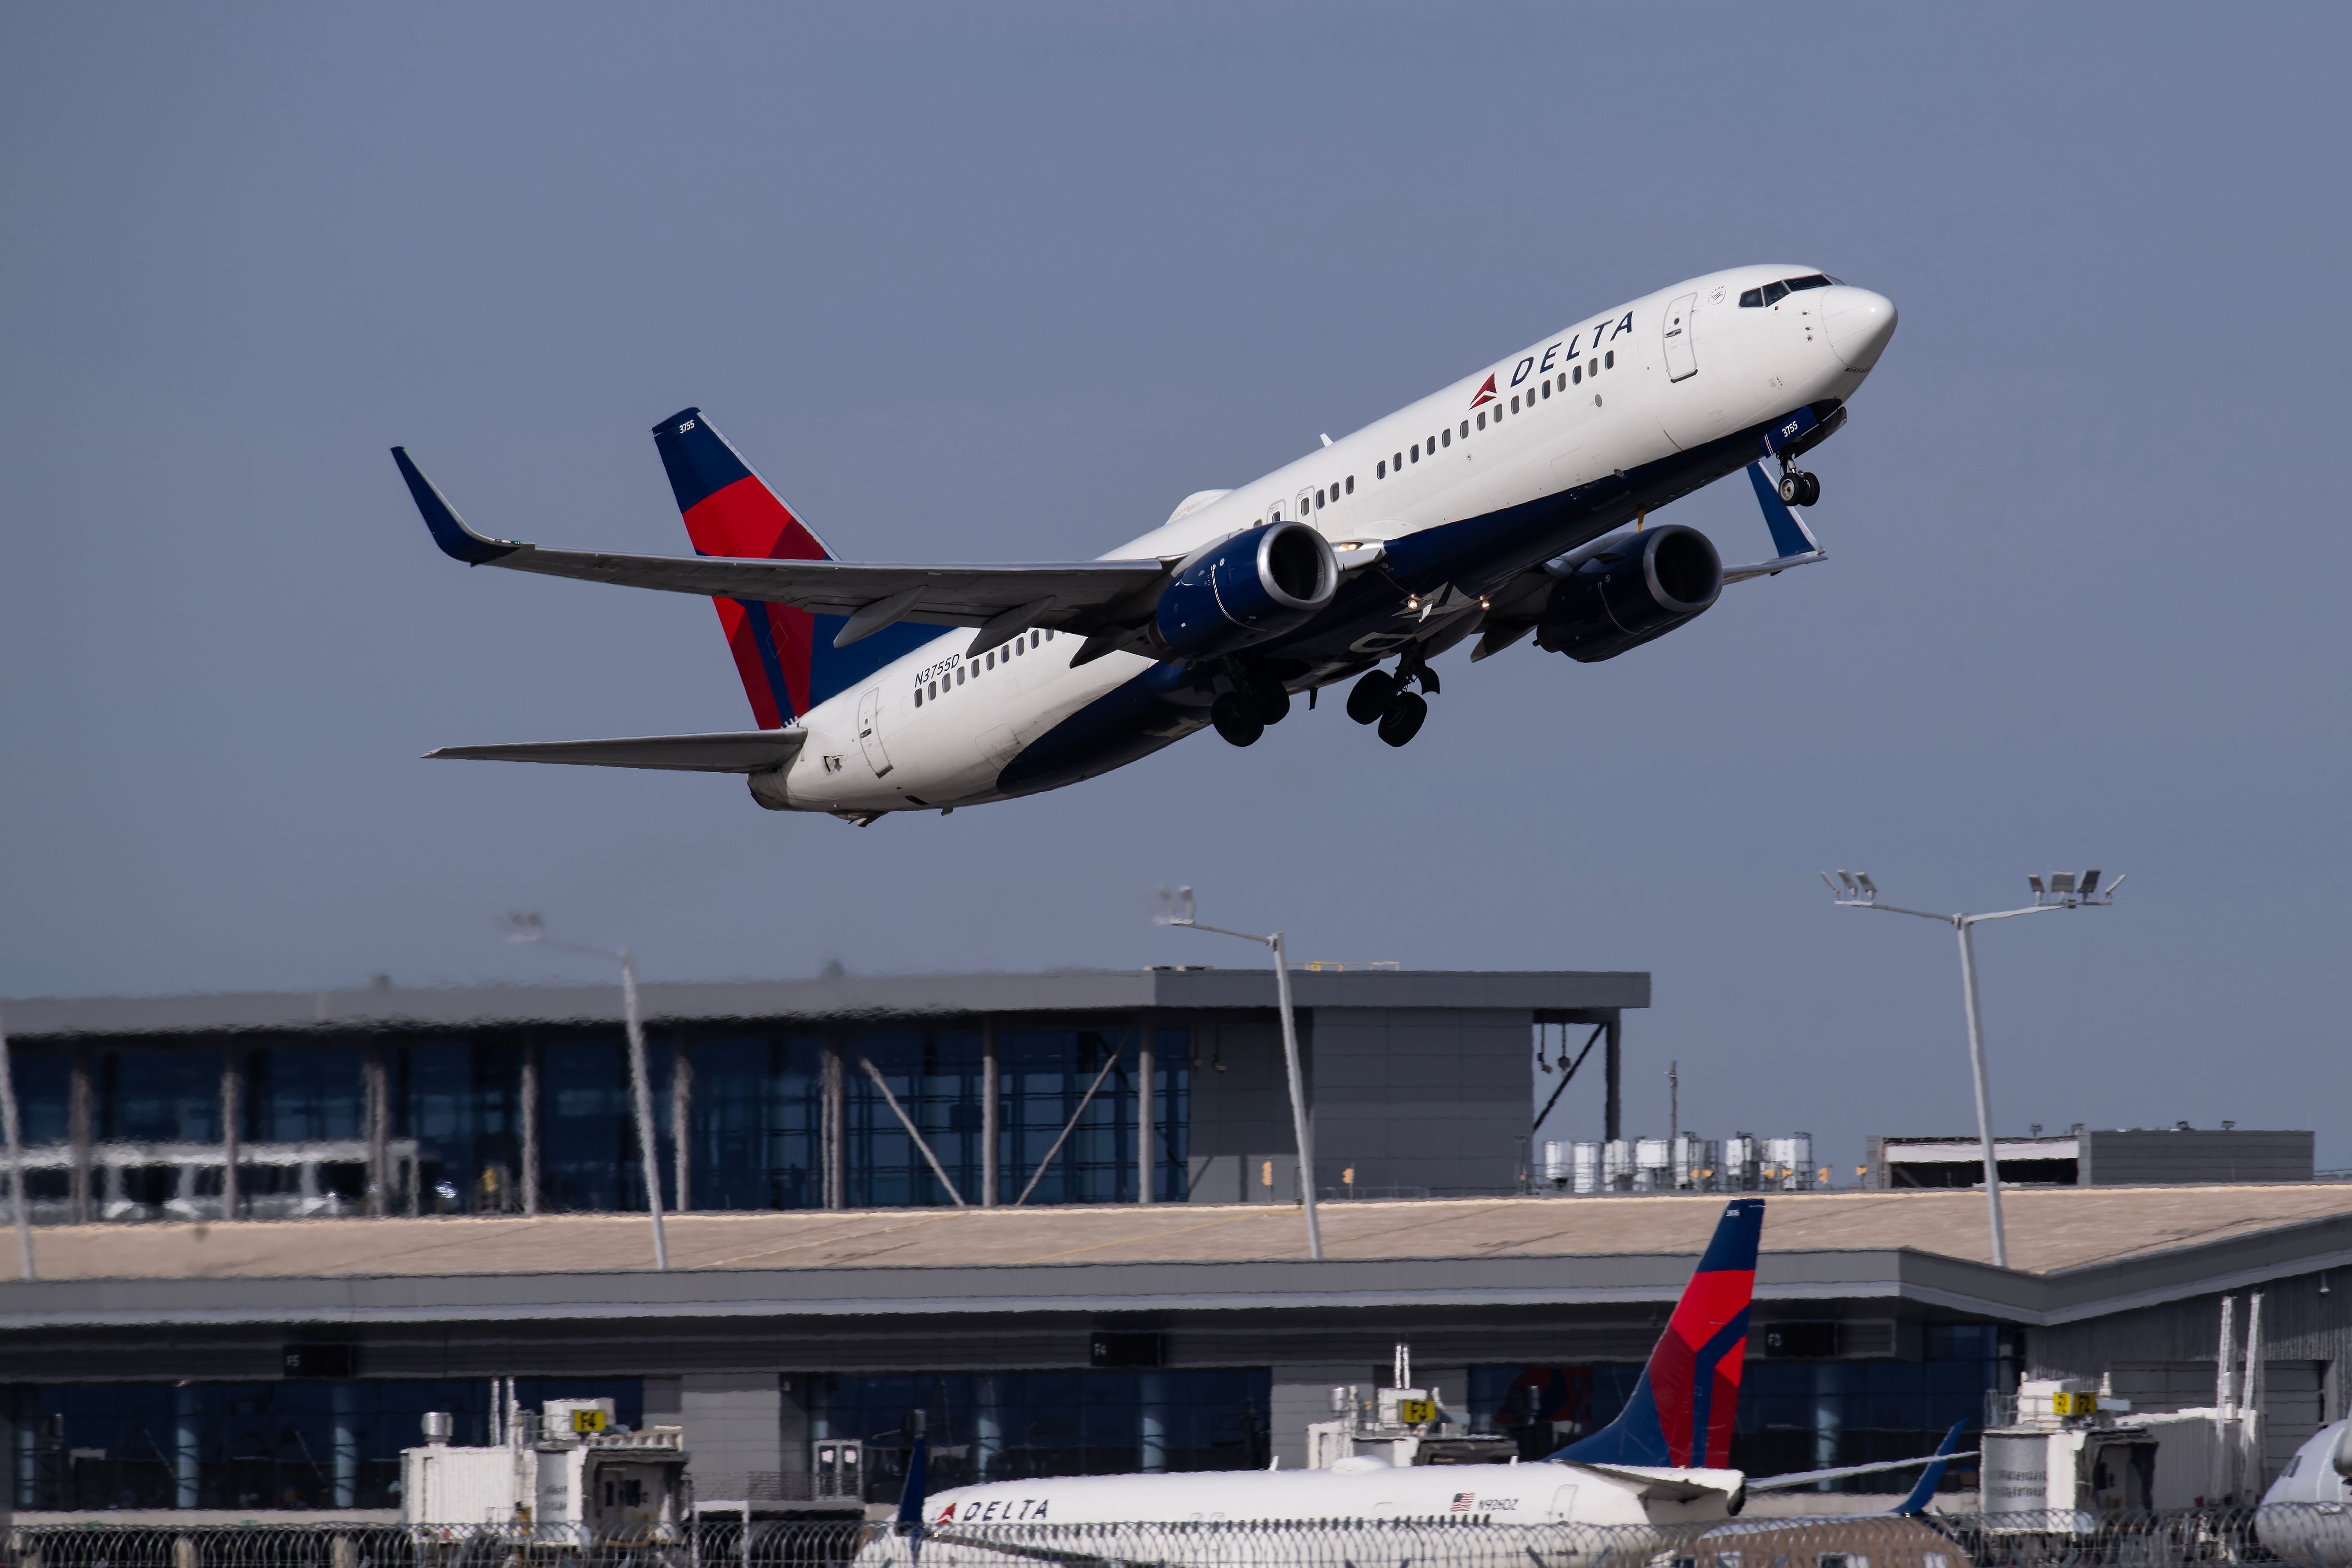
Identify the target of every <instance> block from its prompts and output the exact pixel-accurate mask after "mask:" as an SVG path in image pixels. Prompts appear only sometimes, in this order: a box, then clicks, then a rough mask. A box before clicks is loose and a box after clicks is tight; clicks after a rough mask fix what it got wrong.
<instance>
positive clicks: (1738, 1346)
mask: <svg viewBox="0 0 2352 1568" xmlns="http://www.w3.org/2000/svg"><path fill="white" fill-rule="evenodd" d="M1763 1233H1764V1200H1763V1199H1762V1198H1735V1199H1734V1200H1732V1202H1731V1203H1729V1204H1728V1205H1725V1208H1724V1211H1723V1218H1722V1219H1721V1220H1719V1221H1717V1224H1716V1227H1715V1237H1714V1239H1712V1240H1711V1241H1709V1242H1708V1243H1707V1244H1706V1256H1704V1257H1702V1258H1700V1259H1699V1260H1698V1268H1697V1270H1696V1272H1695V1273H1693V1274H1692V1275H1691V1279H1690V1283H1689V1284H1688V1285H1686V1286H1685V1287H1684V1288H1683V1299H1682V1300H1680V1301H1678V1302H1676V1303H1675V1315H1674V1316H1673V1317H1672V1318H1670V1319H1668V1320H1667V1322H1666V1331H1665V1332H1664V1334H1663V1335H1661V1336H1660V1337H1659V1339H1658V1343H1657V1348H1656V1349H1654V1350H1653V1351H1652V1352H1650V1363H1649V1365H1647V1366H1645V1367H1643V1369H1642V1380H1641V1382H1639V1383H1638V1384H1634V1386H1633V1398H1631V1399H1629V1400H1627V1401H1626V1403H1625V1409H1624V1413H1623V1414H1622V1415H1619V1416H1618V1417H1617V1419H1616V1420H1614V1421H1612V1422H1611V1423H1610V1424H1609V1425H1608V1426H1604V1427H1602V1428H1601V1430H1600V1431H1598V1432H1595V1433H1594V1434H1592V1436H1590V1437H1587V1438H1584V1439H1583V1440H1582V1441H1580V1442H1577V1443H1571V1444H1570V1445H1569V1446H1568V1447H1565V1448H1562V1449H1561V1450H1560V1451H1559V1453H1557V1454H1554V1455H1552V1456H1551V1457H1552V1458H1555V1459H1568V1460H1572V1461H1576V1462H1579V1463H1583V1464H1591V1465H1671V1466H1675V1467H1689V1468H1699V1469H1717V1470H1720V1469H1728V1468H1730V1467H1731V1431H1732V1426H1733V1423H1734V1422H1735V1421H1736V1419H1737V1418H1738V1413H1739V1372H1740V1367H1741V1364H1742V1363H1743V1362H1745V1360H1746V1359H1747V1355H1748V1302H1749V1300H1751V1299H1752V1298H1753V1297H1754V1295H1755V1292H1756V1247H1757V1243H1758V1241H1759V1239H1760V1238H1761V1237H1762V1236H1763Z"/></svg>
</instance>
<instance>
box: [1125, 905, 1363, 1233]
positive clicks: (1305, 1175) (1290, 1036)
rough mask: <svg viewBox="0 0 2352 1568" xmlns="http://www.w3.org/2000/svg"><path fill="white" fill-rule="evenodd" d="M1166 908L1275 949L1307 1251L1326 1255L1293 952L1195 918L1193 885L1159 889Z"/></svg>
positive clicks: (1194, 925) (1183, 919)
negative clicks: (1294, 1003) (1295, 1011)
mask: <svg viewBox="0 0 2352 1568" xmlns="http://www.w3.org/2000/svg"><path fill="white" fill-rule="evenodd" d="M1160 903H1161V904H1162V905H1163V906H1164V909H1163V911H1162V912H1161V913H1160V914H1159V915H1156V916H1154V917H1153V918H1154V920H1156V921H1158V922H1159V923H1160V924H1161V925H1164V926H1183V927H1185V928H1186V929H1187V930H1191V931H1215V932H1216V933H1217V934H1218V935H1219V936H1237V937H1239V938H1241V939H1242V940H1243V941H1244V942H1260V943H1263V944H1264V945H1265V946H1267V947H1270V948H1272V949H1274V995H1275V1003H1276V1005H1277V1006H1278V1007H1280V1008H1281V1009H1282V1066H1283V1070H1284V1071H1285V1072H1286V1073H1287V1074H1288V1075H1289V1078H1290V1135H1291V1137H1292V1139H1293V1140H1295V1141H1296V1142H1297V1145H1298V1192H1299V1195H1300V1197H1301V1198H1303V1199H1304V1200H1305V1205H1306V1209H1307V1256H1308V1257H1309V1258H1314V1259H1315V1260H1316V1261H1318V1262H1320V1261H1322V1258H1323V1227H1322V1226H1320V1225H1318V1223H1317V1222H1316V1218H1315V1135H1314V1131H1313V1129H1312V1128H1310V1127H1309V1126H1308V1125H1307V1086H1306V1084H1305V1082H1304V1081H1303V1080H1302V1079H1301V1078H1300V1077H1299V1072H1298V1026H1297V1021H1296V1020H1295V1019H1293V1018H1292V1016H1291V1013H1290V956H1289V954H1287V953H1286V952H1284V951H1283V948H1282V933H1281V932H1280V931H1276V932H1275V933H1274V934H1273V935H1272V936H1259V935H1257V934H1256V933H1255V932H1254V931H1228V930H1226V929H1225V928H1224V927H1223V926H1204V925H1202V923H1201V922H1200V921H1196V920H1194V919H1193V918H1192V889H1190V888H1179V889H1176V890H1175V891H1174V892H1173V893H1171V892H1170V891H1169V890H1168V889H1165V888H1162V889H1160Z"/></svg>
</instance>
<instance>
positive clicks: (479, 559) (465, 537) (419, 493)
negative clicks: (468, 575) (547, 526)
mask: <svg viewBox="0 0 2352 1568" xmlns="http://www.w3.org/2000/svg"><path fill="white" fill-rule="evenodd" d="M392 460H393V461H394V462H395V463H397V464H399V465H400V477H401V478H402V479H406V480H407V481H408V493H409V494H410V495H411V496H413V497H415V500H416V510H418V511H421V512H423V513H424V514H425V527H427V528H429V529H431V530H432V531H433V542H434V543H436V544H437V545H439V546H440V547H441V552H442V553H443V554H445V555H448V556H450V557H452V558H454V559H456V560H458V561H463V562H464V563H466V564H467V565H468V566H484V565H488V563H491V562H493V561H497V560H499V559H501V558H502V557H505V556H509V555H512V554H513V553H514V552H516V551H518V550H525V549H529V548H530V547H529V546H528V545H523V544H518V543H516V542H513V541H512V540H507V539H485V538H484V537H483V536H482V535H480V534H478V533H476V532H475V531H473V530H472V529H470V528H467V526H466V520H465V519H464V518H462V517H459V516H458V515H457V509H456V508H454V507H452V506H451V505H450V504H449V503H448V502H447V501H446V500H444V499H443V498H442V495H441V492H440V491H439V490H438V489H435V488H434V484H433V481H432V480H431V479H426V478H425V470H424V469H422V468H418V467H417V466H416V465H415V463H414V462H412V461H411V460H410V459H409V456H408V448H407V447H394V448H393V449H392Z"/></svg>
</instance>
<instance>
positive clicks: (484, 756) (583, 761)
mask: <svg viewBox="0 0 2352 1568" xmlns="http://www.w3.org/2000/svg"><path fill="white" fill-rule="evenodd" d="M807 741H808V731H805V730H739V731H730V732H727V733H722V734H716V735H630V736H625V737H624V738H622V739H620V740H614V741H526V742H520V743H519V744H516V745H511V746H444V747H442V748H441V749H440V750H439V751H437V752H425V756H426V757H428V758H456V759H458V760H460V761H464V762H480V763H577V764H580V765H583V766H586V767H592V768H662V769H667V770H669V771H671V772H674V773H764V772H765V771H767V770H768V769H770V768H773V767H781V766H782V765H783V764H784V763H789V762H791V761H792V760H793V758H794V757H796V756H799V755H800V752H801V747H802V746H803V745H804V744H805V743H806V742H807Z"/></svg>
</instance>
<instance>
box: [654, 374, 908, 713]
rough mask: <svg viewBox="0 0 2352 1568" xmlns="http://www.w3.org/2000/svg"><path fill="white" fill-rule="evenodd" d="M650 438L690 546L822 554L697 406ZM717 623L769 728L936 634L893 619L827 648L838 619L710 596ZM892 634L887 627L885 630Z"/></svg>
mask: <svg viewBox="0 0 2352 1568" xmlns="http://www.w3.org/2000/svg"><path fill="white" fill-rule="evenodd" d="M654 446H655V447H656V449H657V450H658V451H659V452H660V453H661V460H662V468H663V469H664V470H665V471H667V473H668V475H669V488H670V493H671V494H673V495H675V496H676V497H677V510H678V515H679V516H681V517H683V518H684V519H685V520H686V536H687V538H688V539H689V540H690V541H692V542H693V544H694V552H695V553H696V554H698V555H702V556H715V557H723V558H726V559H730V560H736V561H831V560H833V559H834V554H833V552H832V551H830V550H827V549H826V548H825V547H824V541H823V540H821V539H819V538H818V537H817V536H816V534H815V533H814V531H812V530H811V529H810V528H809V525H808V524H807V523H805V522H803V521H801V519H800V516H799V514H798V513H796V512H794V511H793V509H792V508H790V507H788V506H786V505H785V504H784V503H783V501H782V500H781V499H780V498H779V497H778V496H777V494H776V492H775V491H773V490H772V489H769V488H768V486H767V483H766V481H764V480H763V479H761V478H760V476H759V475H757V474H755V473H753V472H752V471H751V465H750V464H749V463H746V462H745V461H744V460H743V458H742V457H741V455H740V454H739V453H738V452H737V451H736V450H735V448H734V447H732V446H731V445H730V444H729V442H728V440H727V437H724V436H721V435H720V434H719V432H718V431H716V430H714V429H712V428H711V426H710V421H709V420H708V419H705V418H704V417H703V416H702V410H701V409H699V408H682V409H680V410H678V412H677V413H676V414H673V415H671V416H669V417H668V418H667V419H665V420H663V421H662V422H661V423H660V424H658V425H656V426H654ZM711 603H712V604H713V605H716V606H717V607H718V610H719V626H720V627H721V628H723V629H724V630H725V632H726V633H727V647H728V648H729V650H730V652H732V653H733V654H734V656H735V670H736V673H737V674H739V675H740V676H741V677H742V678H743V694H744V695H745V696H746V697H749V698H750V699H751V714H752V717H753V719H754V720H755V721H757V722H758V724H759V726H760V728H761V729H763V730H774V729H779V728H781V727H782V726H783V725H785V724H788V723H790V722H792V721H793V720H794V719H796V718H798V717H800V716H801V715H803V714H804V713H806V712H807V711H808V710H810V709H811V708H812V707H814V706H815V705H816V704H817V703H820V702H823V701H824V700H825V699H827V698H829V697H833V696H835V695H837V694H838V693H840V692H842V691H844V690H845V689H848V688H849V687H852V686H855V685H856V684H857V682H859V681H861V680H863V679H866V677H867V676H868V675H871V674H872V673H873V672H874V671H875V670H877V669H879V668H881V667H882V666H884V665H886V664H887V663H889V662H890V661H891V660H892V659H894V658H898V657H899V656H900V655H901V654H904V653H906V652H908V650H909V649H911V648H913V647H917V646H919V644H921V643H927V642H929V641H931V640H932V639H933V638H935V637H938V636H939V632H938V629H937V628H935V627H923V626H908V627H905V628H898V627H893V628H889V629H888V630H887V631H886V632H885V633H884V634H882V635H880V636H877V637H873V638H871V639H869V640H867V641H866V643H865V644H864V646H859V647H852V648H836V647H834V646H833V637H834V634H835V632H836V631H838V630H839V629H840V627H841V625H842V622H843V617H842V616H827V615H821V614H814V613H812V612H810V611H808V610H804V609H800V608H797V607H795V606H793V605H784V604H777V603H775V602H773V601H769V600H760V599H737V598H729V597H724V596H722V597H718V598H714V599H712V600H711ZM891 632H895V633H896V634H897V635H895V636H893V635H890V633H891Z"/></svg>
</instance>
